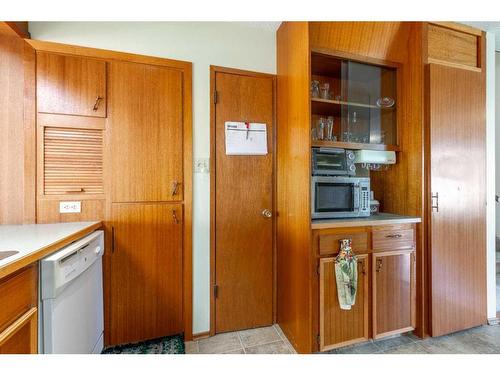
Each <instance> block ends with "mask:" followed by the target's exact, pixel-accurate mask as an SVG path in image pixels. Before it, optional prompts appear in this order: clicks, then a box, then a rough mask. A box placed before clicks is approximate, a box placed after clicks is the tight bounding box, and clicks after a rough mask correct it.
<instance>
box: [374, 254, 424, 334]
mask: <svg viewBox="0 0 500 375" xmlns="http://www.w3.org/2000/svg"><path fill="white" fill-rule="evenodd" d="M372 275H373V279H372V280H373V287H372V293H373V297H372V303H373V311H372V317H373V321H372V325H373V337H374V338H380V337H384V336H390V335H393V334H396V333H402V332H407V331H411V330H413V328H414V323H413V316H414V311H413V309H414V307H415V302H414V297H415V294H414V283H415V271H414V252H413V251H393V252H386V253H378V254H373V258H372Z"/></svg>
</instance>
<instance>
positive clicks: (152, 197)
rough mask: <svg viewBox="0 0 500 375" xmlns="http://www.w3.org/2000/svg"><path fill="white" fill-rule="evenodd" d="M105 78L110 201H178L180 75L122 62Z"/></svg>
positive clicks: (180, 172)
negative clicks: (108, 120) (110, 186)
mask: <svg viewBox="0 0 500 375" xmlns="http://www.w3.org/2000/svg"><path fill="white" fill-rule="evenodd" d="M109 72H110V74H109V76H110V82H109V88H110V110H109V119H110V123H111V129H112V130H111V142H110V143H111V149H112V150H113V153H112V155H111V170H110V172H111V174H112V176H111V179H112V181H113V184H112V185H113V186H112V194H111V197H112V201H113V202H145V201H148V202H153V201H180V200H182V197H183V188H184V186H183V185H184V184H183V120H182V119H183V96H182V95H183V76H182V72H181V71H179V70H175V69H169V68H165V67H160V66H152V65H145V64H137V63H126V62H111V63H110V65H109Z"/></svg>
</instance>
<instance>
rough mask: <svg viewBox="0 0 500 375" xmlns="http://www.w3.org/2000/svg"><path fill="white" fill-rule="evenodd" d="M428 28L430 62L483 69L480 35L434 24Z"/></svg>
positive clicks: (430, 24)
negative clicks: (480, 57)
mask: <svg viewBox="0 0 500 375" xmlns="http://www.w3.org/2000/svg"><path fill="white" fill-rule="evenodd" d="M427 27H428V30H427V35H428V52H427V53H428V59H429V62H440V63H445V64H446V63H449V64H457V65H464V66H468V67H474V68H481V65H480V59H479V54H480V51H481V50H480V42H481V36H480V35H479V36H478V35H477V34H470V33H469V32H464V31H463V30H454V29H452V28H449V27H444V26H442V25H436V24H432V23H429V24H428V26H427Z"/></svg>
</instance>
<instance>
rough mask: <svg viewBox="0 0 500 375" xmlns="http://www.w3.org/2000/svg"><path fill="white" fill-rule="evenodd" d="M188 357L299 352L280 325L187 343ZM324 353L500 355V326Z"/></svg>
mask: <svg viewBox="0 0 500 375" xmlns="http://www.w3.org/2000/svg"><path fill="white" fill-rule="evenodd" d="M186 353H187V354H195V353H202V354H210V353H211V354H291V353H296V352H295V350H294V349H293V348H292V346H291V345H290V343H289V342H288V340H287V339H286V337H285V335H284V334H283V332H282V331H281V329H280V327H279V326H278V325H274V326H271V327H264V328H256V329H250V330H246V331H239V332H230V333H223V334H220V335H216V336H213V337H209V338H206V339H202V340H198V341H190V342H186ZM324 354H500V325H493V326H488V325H485V326H481V327H477V328H472V329H469V330H466V331H462V332H457V333H453V334H451V335H447V336H443V337H436V338H427V339H424V340H422V339H419V338H418V337H416V336H414V335H412V334H405V335H400V336H396V337H391V338H387V339H383V340H376V341H368V342H365V343H362V344H358V345H352V346H349V347H345V348H340V349H334V350H331V351H329V352H325V353H324Z"/></svg>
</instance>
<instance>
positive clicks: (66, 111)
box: [36, 52, 106, 117]
mask: <svg viewBox="0 0 500 375" xmlns="http://www.w3.org/2000/svg"><path fill="white" fill-rule="evenodd" d="M36 67H37V69H36V74H37V82H36V85H37V108H38V112H41V113H53V114H62V115H76V116H92V117H106V62H105V61H103V60H98V59H92V58H86V57H82V56H68V55H61V54H55V53H47V52H37V55H36Z"/></svg>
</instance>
